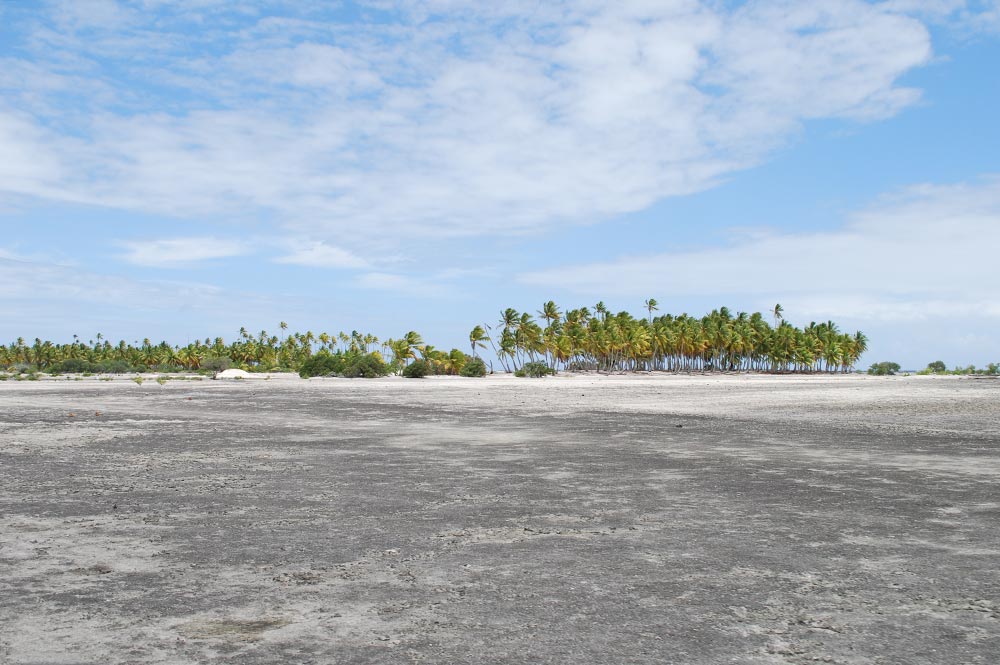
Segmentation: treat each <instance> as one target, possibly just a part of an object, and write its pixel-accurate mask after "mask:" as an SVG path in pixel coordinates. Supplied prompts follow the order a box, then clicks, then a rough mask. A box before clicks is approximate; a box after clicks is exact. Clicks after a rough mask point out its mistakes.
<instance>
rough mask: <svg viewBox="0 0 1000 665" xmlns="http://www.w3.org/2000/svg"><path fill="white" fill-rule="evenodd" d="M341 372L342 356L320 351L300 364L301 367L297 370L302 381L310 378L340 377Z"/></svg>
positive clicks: (342, 368)
mask: <svg viewBox="0 0 1000 665" xmlns="http://www.w3.org/2000/svg"><path fill="white" fill-rule="evenodd" d="M343 371H344V357H343V356H342V355H340V354H339V353H338V354H337V355H334V354H332V353H330V352H329V351H320V352H319V353H317V354H316V355H314V356H311V357H310V358H308V359H307V360H306V361H305V362H304V363H302V367H301V368H299V376H301V377H302V378H303V379H308V378H309V377H311V376H340V374H341V372H343Z"/></svg>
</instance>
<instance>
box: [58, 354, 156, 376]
mask: <svg viewBox="0 0 1000 665" xmlns="http://www.w3.org/2000/svg"><path fill="white" fill-rule="evenodd" d="M141 369H142V368H139V367H133V366H132V365H130V364H129V363H128V362H126V361H124V360H102V361H99V362H91V361H88V360H83V359H82V358H67V359H65V360H61V361H59V362H57V363H53V364H51V365H49V367H48V368H47V370H46V371H47V372H48V373H50V374H83V375H84V376H88V375H91V374H126V373H128V372H138V371H141Z"/></svg>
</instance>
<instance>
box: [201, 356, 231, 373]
mask: <svg viewBox="0 0 1000 665" xmlns="http://www.w3.org/2000/svg"><path fill="white" fill-rule="evenodd" d="M232 366H233V359H232V358H230V357H229V356H216V355H212V356H205V358H204V359H203V360H202V361H201V368H202V369H207V370H210V371H212V372H224V371H226V370H227V369H231V368H232Z"/></svg>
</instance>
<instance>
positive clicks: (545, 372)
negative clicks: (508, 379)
mask: <svg viewBox="0 0 1000 665" xmlns="http://www.w3.org/2000/svg"><path fill="white" fill-rule="evenodd" d="M555 373H556V372H555V370H554V369H552V368H551V367H549V366H548V365H546V364H545V363H540V362H530V363H524V365H522V366H521V368H520V369H518V370H517V371H515V372H514V376H520V377H527V378H529V379H541V378H542V377H545V376H549V375H550V374H555Z"/></svg>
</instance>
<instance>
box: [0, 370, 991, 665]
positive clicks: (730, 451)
mask: <svg viewBox="0 0 1000 665" xmlns="http://www.w3.org/2000/svg"><path fill="white" fill-rule="evenodd" d="M416 383H420V382H416ZM542 383H545V382H538V383H537V384H535V383H532V382H530V381H525V382H518V383H514V382H506V383H498V382H495V383H488V382H484V383H482V384H476V383H475V382H474V381H470V382H465V383H461V384H459V383H457V382H450V383H449V382H439V383H438V384H434V383H432V382H430V381H429V382H423V383H420V386H419V388H414V387H412V386H414V385H415V384H414V383H412V382H402V381H398V382H385V383H379V382H373V383H364V382H347V381H340V382H334V381H330V382H327V383H321V382H289V381H286V382H273V383H268V384H264V383H251V382H240V383H229V384H226V385H219V382H204V383H194V382H183V383H182V382H170V383H168V384H167V385H165V386H158V385H155V384H154V385H149V384H148V383H147V384H145V385H143V386H136V385H134V384H129V383H127V382H126V383H121V382H118V383H97V382H84V383H67V384H65V385H64V384H56V383H52V384H45V385H33V386H28V385H13V384H12V382H7V383H6V384H3V385H0V662H2V663H18V664H24V663H94V664H97V663H202V662H206V661H216V662H233V663H237V662H238V663H274V662H287V663H308V662H314V663H408V662H428V663H443V662H449V663H496V662H510V663H705V664H709V663H713V664H714V663H815V662H827V663H852V664H854V663H857V664H862V663H864V664H874V663H885V664H889V663H898V664H900V665H902V664H906V665H914V664H920V663H950V664H954V663H983V664H989V665H992V664H994V663H996V662H997V658H998V656H997V654H1000V597H998V596H1000V570H998V566H997V562H998V561H1000V528H998V527H1000V484H998V482H1000V446H998V443H1000V440H998V437H997V436H996V435H995V434H993V430H989V429H988V428H987V427H985V426H984V427H979V428H977V427H976V426H975V421H974V418H981V419H984V423H986V421H987V420H989V419H990V418H992V415H993V414H994V413H995V408H996V402H995V401H996V397H997V389H996V388H995V387H994V386H992V385H991V386H989V387H984V386H983V385H978V384H977V385H972V384H971V383H959V382H955V383H954V384H953V385H954V386H958V387H957V388H955V390H956V391H957V393H956V395H957V396H956V398H955V399H956V400H957V401H956V402H955V404H953V405H952V408H950V409H949V408H948V405H947V404H944V405H938V406H940V408H941V412H942V414H945V415H942V417H941V421H942V422H944V421H946V420H948V418H949V417H950V418H952V419H953V420H954V421H955V422H959V421H960V419H961V416H962V413H963V409H966V410H967V411H968V412H969V413H973V414H974V417H973V421H971V425H970V424H969V422H970V421H969V420H968V418H966V420H965V421H964V422H965V427H964V429H963V430H962V431H961V432H960V433H955V431H945V432H939V431H935V430H934V429H933V428H931V427H922V428H920V429H915V430H913V431H907V430H906V429H905V428H903V429H900V427H897V426H893V427H880V426H879V425H880V422H879V421H878V420H877V419H874V420H873V417H872V416H871V413H869V412H865V413H867V414H868V415H866V416H865V418H863V419H858V420H857V421H856V422H853V424H852V420H851V418H850V417H848V416H849V414H848V416H845V417H842V418H839V419H832V420H831V418H826V417H823V412H822V410H820V409H818V408H817V410H816V411H815V413H814V414H813V416H810V413H809V412H808V409H806V411H805V412H803V411H802V410H801V409H800V410H799V411H798V412H796V413H795V414H790V415H789V416H788V417H787V418H786V417H784V416H782V414H781V413H780V411H779V412H775V411H774V409H772V410H771V411H769V412H768V417H766V418H763V417H762V418H753V417H750V416H748V415H747V410H745V409H744V410H738V409H737V410H734V412H733V413H726V412H722V413H719V416H718V417H705V416H702V415H692V414H691V412H690V410H687V411H685V410H684V409H681V408H680V407H678V412H675V413H671V409H670V399H671V394H672V392H671V391H677V390H682V389H683V387H682V386H681V387H678V386H677V385H675V384H664V385H663V386H660V385H659V384H657V385H656V386H655V387H656V390H657V391H659V390H660V388H661V387H663V392H664V395H663V396H662V399H663V402H664V405H663V407H662V408H661V409H659V411H658V412H655V413H654V412H644V411H642V410H641V409H639V410H638V411H634V412H626V411H624V410H623V409H622V408H619V406H616V405H615V404H614V403H612V402H611V401H610V400H603V399H602V397H601V390H602V389H603V388H602V385H601V383H600V382H595V383H592V384H587V386H586V390H585V391H584V390H583V389H581V388H580V387H579V385H578V384H576V383H573V382H564V383H562V384H559V383H556V382H549V383H546V384H545V386H544V388H542V387H538V386H540V385H541V384H542ZM609 385H610V383H609ZM650 385H652V384H650ZM720 385H722V384H720ZM726 385H728V384H726ZM762 385H763V384H762ZM852 385H853V384H852ZM949 385H951V384H949ZM642 386H646V387H645V388H643V387H642ZM642 386H640V388H637V389H636V390H647V391H648V390H650V388H649V386H647V385H646V384H642ZM757 389H758V388H748V390H750V391H751V392H752V390H757ZM700 390H702V391H703V393H704V397H703V399H706V400H711V399H713V394H714V393H713V391H714V390H722V388H721V387H719V386H715V387H713V386H711V385H709V386H706V387H703V388H700ZM759 390H761V391H765V392H766V391H767V390H768V388H767V387H766V385H764V387H761V388H759ZM796 390H802V391H803V399H804V400H807V398H808V395H806V394H805V393H807V392H808V390H809V387H808V385H806V387H804V388H801V389H800V388H796ZM852 390H853V388H852ZM866 390H867V388H866ZM949 390H951V388H950V387H949ZM491 391H493V393H495V394H491ZM584 392H586V396H584V394H583V393H584ZM570 393H572V398H573V399H572V400H571V399H570ZM577 394H579V395H580V397H579V398H577ZM657 394H659V392H658V393H657ZM852 394H853V393H852ZM873 395H875V394H874V393H873ZM689 398H690V394H689ZM876 398H877V395H875V396H874V397H872V398H871V400H869V401H877V399H876ZM690 399H694V398H690ZM762 399H763V402H762V403H763V404H764V407H766V406H767V400H766V399H765V398H762ZM854 399H855V400H859V399H860V401H861V402H865V400H866V399H867V398H863V397H862V398H858V397H857V396H856V395H855V398H854ZM678 400H679V398H678ZM990 400H993V402H992V403H991V402H990ZM678 403H679V402H678ZM609 404H610V405H611V406H609ZM825 404H826V406H825V407H824V408H826V409H833V410H836V408H835V407H836V404H833V406H831V404H832V403H825ZM914 404H915V406H913V407H912V409H913V410H914V413H916V411H917V410H918V409H921V408H925V407H926V404H924V403H922V402H920V400H916V401H915V402H914ZM956 405H957V406H956ZM963 405H965V406H963ZM969 405H972V406H969ZM772 406H773V405H772ZM863 406H864V405H863V404H862V406H861V407H858V408H859V412H860V411H864V408H862V407H863ZM872 408H874V407H872ZM722 411H726V410H725V409H722ZM869 411H870V409H869ZM70 413H72V414H74V415H73V416H70V415H69V414H70ZM98 413H99V415H97V414H98ZM977 414H978V415H977ZM793 416H794V417H793ZM905 416H906V414H905V409H904V410H903V411H900V412H899V413H896V414H895V416H894V417H895V420H894V421H893V422H896V423H897V424H898V423H900V422H905V421H906V417H905ZM915 417H916V416H915ZM925 420H926V418H925ZM831 422H832V424H831ZM887 422H888V421H887ZM993 427H994V428H995V427H996V423H993ZM984 432H985V433H984Z"/></svg>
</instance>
